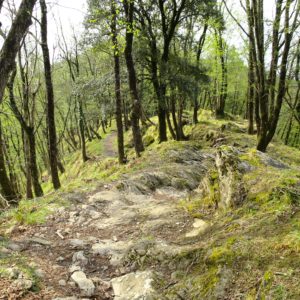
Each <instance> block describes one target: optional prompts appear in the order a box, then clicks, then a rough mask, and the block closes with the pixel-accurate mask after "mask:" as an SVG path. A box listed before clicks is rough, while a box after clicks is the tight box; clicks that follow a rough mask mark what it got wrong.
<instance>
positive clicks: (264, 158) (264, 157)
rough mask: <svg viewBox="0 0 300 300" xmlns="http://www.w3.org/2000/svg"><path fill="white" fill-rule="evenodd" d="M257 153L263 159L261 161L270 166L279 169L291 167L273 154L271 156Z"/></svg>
mask: <svg viewBox="0 0 300 300" xmlns="http://www.w3.org/2000/svg"><path fill="white" fill-rule="evenodd" d="M257 155H258V156H259V158H260V159H261V162H262V163H263V164H265V165H267V166H270V167H273V168H277V169H288V168H289V167H288V166H287V165H285V164H284V163H283V162H281V161H279V160H276V159H274V158H272V157H271V156H269V155H268V154H266V153H263V152H260V151H257Z"/></svg>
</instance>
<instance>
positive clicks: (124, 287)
mask: <svg viewBox="0 0 300 300" xmlns="http://www.w3.org/2000/svg"><path fill="white" fill-rule="evenodd" d="M111 283H112V287H113V290H114V294H115V298H114V299H115V300H138V299H153V298H152V297H153V296H154V294H155V291H154V289H153V287H152V284H153V273H152V272H151V271H145V272H136V273H130V274H127V275H124V276H122V277H117V278H114V279H112V280H111Z"/></svg>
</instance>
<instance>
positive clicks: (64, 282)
mask: <svg viewBox="0 0 300 300" xmlns="http://www.w3.org/2000/svg"><path fill="white" fill-rule="evenodd" d="M58 284H59V285H60V286H66V285H67V282H66V281H65V280H64V279H61V280H60V281H59V282H58Z"/></svg>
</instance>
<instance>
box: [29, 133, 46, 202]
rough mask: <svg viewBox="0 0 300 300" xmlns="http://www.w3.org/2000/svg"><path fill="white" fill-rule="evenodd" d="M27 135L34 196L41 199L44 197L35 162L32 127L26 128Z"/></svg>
mask: <svg viewBox="0 0 300 300" xmlns="http://www.w3.org/2000/svg"><path fill="white" fill-rule="evenodd" d="M27 135H28V141H29V152H30V171H31V176H32V185H33V190H34V194H35V196H36V197H42V196H43V195H44V193H43V190H42V187H41V185H40V182H39V171H38V166H37V162H36V144H35V133H34V129H33V128H32V127H28V128H27Z"/></svg>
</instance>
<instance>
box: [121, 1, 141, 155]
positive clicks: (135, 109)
mask: <svg viewBox="0 0 300 300" xmlns="http://www.w3.org/2000/svg"><path fill="white" fill-rule="evenodd" d="M123 6H124V10H125V15H126V21H127V24H126V25H127V26H126V46H125V52H124V54H125V60H126V65H127V71H128V80H129V89H130V94H131V98H132V111H131V125H132V133H133V141H134V148H135V152H136V155H137V156H140V154H141V152H143V151H144V145H143V139H142V134H141V129H140V124H139V121H140V117H141V99H140V97H139V94H138V90H137V80H136V71H135V67H134V61H133V57H132V45H133V11H134V2H133V1H129V2H128V0H124V1H123Z"/></svg>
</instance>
